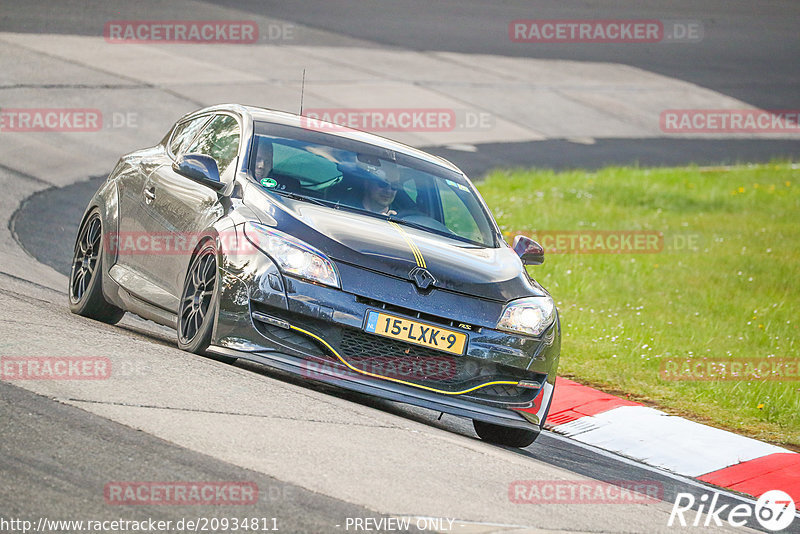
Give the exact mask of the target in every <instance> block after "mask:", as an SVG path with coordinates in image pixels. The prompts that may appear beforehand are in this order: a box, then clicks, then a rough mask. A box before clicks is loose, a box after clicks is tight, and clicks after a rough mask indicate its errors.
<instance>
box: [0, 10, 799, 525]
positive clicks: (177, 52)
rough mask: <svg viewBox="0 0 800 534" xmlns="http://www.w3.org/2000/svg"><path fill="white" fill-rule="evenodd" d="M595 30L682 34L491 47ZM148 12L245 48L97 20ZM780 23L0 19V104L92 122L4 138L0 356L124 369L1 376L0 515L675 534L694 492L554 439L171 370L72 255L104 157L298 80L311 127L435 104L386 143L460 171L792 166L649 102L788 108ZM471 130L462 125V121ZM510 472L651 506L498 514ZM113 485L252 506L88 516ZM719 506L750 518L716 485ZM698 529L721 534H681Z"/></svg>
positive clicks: (319, 13) (382, 15) (652, 15)
mask: <svg viewBox="0 0 800 534" xmlns="http://www.w3.org/2000/svg"><path fill="white" fill-rule="evenodd" d="M615 17H617V18H625V19H630V18H639V19H660V20H678V19H679V20H688V21H699V22H701V23H702V26H703V38H702V40H700V41H698V42H691V43H689V42H687V43H653V44H619V43H618V44H609V45H600V46H597V45H583V44H566V45H565V44H548V45H532V44H529V43H528V44H526V43H512V42H510V40H509V38H508V23H509V21H511V20H514V19H526V18H528V19H529V18H542V19H548V18H549V19H589V18H603V19H612V18H615ZM147 19H160V20H180V19H197V20H216V19H225V20H251V19H252V20H255V21H256V22H257V23H258V25H259V27H260V28H261V30H262V32H264V33H263V35H262V37H263V38H262V39H261V41H259V42H258V43H256V44H252V45H214V44H202V45H188V44H179V45H170V44H139V45H115V44H112V43H109V42H107V41H106V40H104V38H103V27H104V24H106V22H108V21H110V20H147ZM797 20H800V5H797V4H796V3H792V2H761V3H759V6H758V11H757V12H756V10H755V8H754V7H753V5H752V3H751V2H738V1H736V2H734V1H722V0H719V1H717V0H705V1H700V2H689V1H681V2H675V3H670V4H669V5H667V4H663V3H659V2H636V3H629V4H623V3H615V2H599V3H597V2H591V3H587V2H502V3H501V2H464V1H461V2H457V1H451V0H447V1H440V2H435V3H431V2H421V1H412V0H394V1H392V2H377V1H364V2H355V1H352V2H351V1H344V0H334V1H324V0H308V1H303V2H260V1H256V0H241V1H237V0H230V1H219V2H202V1H191V0H177V1H174V2H165V1H161V0H148V1H145V2H136V3H134V2H121V1H118V0H112V1H107V2H100V1H83V2H80V1H72V0H65V1H53V2H46V1H38V0H33V1H28V2H25V3H22V2H17V3H13V2H5V3H3V4H2V5H0V108H68V107H74V108H96V109H99V110H101V111H102V114H103V124H102V128H101V129H100V131H96V132H69V131H61V132H13V131H3V130H2V128H0V141H1V142H0V185H2V190H3V192H4V194H3V195H2V196H0V218H1V219H2V220H3V224H2V225H0V324H2V332H3V335H2V337H0V355H2V356H65V357H71V356H92V357H94V356H98V357H105V358H109V360H110V361H111V363H112V365H113V366H114V369H118V370H119V372H118V373H117V372H115V373H114V375H113V377H112V378H111V379H109V380H102V381H5V380H0V436H2V439H0V480H2V482H0V519H9V518H21V519H26V520H31V521H33V522H34V524H35V523H36V521H38V520H39V519H40V518H48V519H65V520H73V519H74V520H79V519H84V520H87V519H92V520H113V519H118V518H123V519H128V520H145V519H156V520H164V521H173V522H177V521H179V520H181V519H198V518H210V517H217V518H225V517H228V518H229V517H258V518H265V519H268V520H272V518H275V521H276V523H277V526H278V528H279V529H280V531H283V532H320V533H327V532H346V531H348V530H349V531H355V529H354V527H353V526H352V525H350V527H349V528H348V524H349V523H348V518H350V520H351V521H352V519H353V518H372V519H374V520H375V521H376V522H377V521H379V520H380V519H381V518H383V519H384V520H386V519H388V518H402V517H412V518H419V517H432V518H449V519H452V520H454V522H453V527H452V528H453V529H454V530H453V531H455V532H464V533H483V532H515V533H516V532H545V531H556V532H674V531H675V530H677V529H675V528H669V527H667V520H668V518H669V515H670V510H671V507H672V503H673V502H674V500H675V496H676V495H677V494H678V493H692V494H693V495H695V496H698V498H699V496H700V495H702V494H705V493H708V491H709V490H708V488H707V487H706V486H703V485H701V484H698V483H696V482H694V481H692V480H689V479H686V478H683V477H680V476H676V475H672V474H670V473H666V472H663V471H659V470H656V469H653V468H650V467H646V466H643V465H640V464H637V463H635V462H633V461H631V460H628V459H626V458H622V457H618V456H614V455H611V454H608V453H605V452H603V451H601V450H598V449H594V448H591V447H588V446H585V445H581V444H578V443H576V442H573V441H571V440H569V439H566V438H563V437H560V436H556V435H554V434H550V433H543V435H542V436H541V437H540V438H539V440H538V441H537V442H536V443H535V444H533V445H532V446H530V447H528V448H527V449H525V450H513V449H505V448H502V447H496V446H492V445H488V444H486V443H484V442H482V441H480V440H479V439H478V438H477V436H476V435H475V433H474V432H473V430H472V426H471V424H470V423H469V422H468V421H464V420H460V419H458V418H456V417H451V416H444V417H443V418H441V419H439V414H438V413H432V412H429V411H426V410H423V409H417V408H411V407H408V406H403V405H399V404H395V403H391V402H386V401H376V400H375V399H372V398H369V397H364V396H360V395H355V394H344V393H341V392H337V391H334V390H331V389H329V388H323V387H321V386H319V385H315V384H313V383H310V382H308V381H305V380H300V379H292V378H289V377H286V376H283V375H282V374H280V373H278V372H274V371H270V370H267V369H265V368H262V367H261V366H258V365H255V364H246V363H237V364H235V365H232V366H231V365H225V364H222V363H219V362H216V361H213V360H209V359H205V358H201V357H197V356H195V355H192V354H188V353H185V352H181V351H179V350H178V349H177V348H176V347H175V339H174V338H175V333H174V332H173V331H171V330H169V329H166V328H162V327H159V326H156V325H155V324H154V323H151V322H149V321H144V320H142V319H139V318H137V317H134V316H130V315H128V316H127V317H126V318H125V319H123V321H122V322H121V323H120V325H118V326H115V327H110V326H107V325H102V324H97V323H95V322H93V321H89V320H86V319H83V318H81V317H78V316H75V315H72V314H70V313H69V310H68V308H67V304H66V302H67V296H66V281H67V278H66V274H67V273H68V270H69V261H70V257H71V254H72V246H73V239H74V236H75V233H76V231H77V224H78V220H79V217H80V214H81V213H82V212H83V209H84V208H85V206H86V202H87V200H88V199H89V197H90V196H91V194H92V193H93V192H94V191H95V190H96V188H97V186H98V185H99V183H100V182H101V181H102V180H103V179H104V178H105V176H106V175H107V174H108V172H110V171H111V169H112V168H113V166H114V164H115V162H116V160H117V158H118V157H119V156H120V155H121V154H123V153H126V152H130V151H132V150H134V149H137V148H141V147H145V146H150V145H152V144H155V143H156V142H157V141H158V140H159V139H161V137H162V136H163V134H164V133H165V132H166V130H167V128H168V127H169V126H170V125H171V124H172V123H173V122H174V121H175V120H176V119H177V118H178V117H179V116H180V115H182V114H184V113H186V112H189V111H191V110H193V109H196V108H199V107H202V106H205V105H211V104H214V103H220V102H223V101H238V102H242V103H249V104H256V105H263V106H267V107H274V108H277V109H284V110H290V111H297V108H298V106H299V94H300V79H301V76H302V70H303V69H304V68H305V69H306V85H305V96H304V98H305V106H306V108H307V109H309V108H317V109H330V108H337V109H338V108H359V107H361V108H379V107H384V108H388V107H393V108H404V107H416V108H447V109H452V110H454V113H455V115H456V116H457V117H458V118H459V123H458V125H457V127H455V128H454V129H451V130H446V131H404V132H385V133H384V135H386V136H388V137H394V138H397V139H399V140H401V141H404V142H408V143H410V144H412V145H415V146H421V147H426V148H427V149H428V150H430V151H431V152H434V153H438V154H441V155H443V156H445V157H447V158H448V159H450V160H452V161H453V162H455V163H456V164H457V165H459V166H460V167H462V168H463V169H464V170H465V171H466V172H467V173H468V174H470V175H471V176H473V177H475V178H476V179H480V177H482V176H483V175H484V174H485V173H486V172H487V171H488V170H490V169H492V168H494V167H497V166H501V165H506V166H514V167H516V166H531V165H534V166H541V167H550V168H558V169H564V168H597V167H601V166H604V165H609V164H635V163H639V164H641V165H679V164H687V163H697V164H703V165H718V164H728V163H735V162H738V161H749V162H752V161H769V160H771V159H774V158H797V157H798V155H800V143H798V140H800V136H798V134H797V133H770V132H768V133H763V134H753V135H750V134H736V133H734V134H727V133H722V134H718V135H717V134H708V133H701V134H696V135H683V134H680V135H669V134H665V133H664V132H663V131H661V130H660V129H659V125H658V115H659V113H660V112H661V111H662V110H664V109H674V108H680V107H685V108H708V109H717V108H740V107H744V108H748V109H749V108H760V109H797V108H798V107H800V106H798V105H797V98H798V95H800V72H798V71H797V69H796V68H795V66H796V64H797V61H798V59H800V41H798V39H797V27H796V21H797ZM271 32H272V33H271ZM273 37H274V38H273ZM478 116H479V117H483V118H485V119H487V122H486V123H485V124H484V126H483V127H480V126H479V127H471V126H469V125H468V124H466V123H464V122H463V120H464V118H465V117H467V118H469V117H478ZM467 122H469V121H468V120H467ZM565 357H568V355H565ZM518 480H562V481H564V480H567V481H573V480H574V481H586V480H599V481H609V482H614V481H643V482H653V483H657V484H659V485H660V486H661V487H663V494H662V495H661V496H660V499H661V500H660V501H659V502H654V503H648V504H613V505H603V504H589V505H587V504H579V503H572V504H544V505H530V504H527V505H526V504H516V503H514V502H511V500H510V499H509V485H510V484H512V483H513V482H514V481H518ZM118 481H162V482H163V481H243V482H248V483H253V484H255V485H256V486H257V487H258V489H259V494H258V500H257V502H256V503H255V504H251V505H245V506H232V505H231V506H229V505H213V506H212V505H203V506H155V505H153V506H132V505H118V504H109V503H108V502H107V500H106V499H105V498H104V489H105V488H106V486H107V485H108V484H110V483H115V482H118ZM719 502H720V504H730V505H733V504H736V503H738V502H747V503H752V502H753V501H752V500H750V499H748V498H745V497H743V496H739V495H736V494H733V493H729V492H721V497H720V501H719ZM722 516H723V517H724V516H725V514H722ZM387 524H388V523H386V522H384V523H383V525H384V526H386V525H387ZM412 524H413V521H412ZM445 525H447V522H445ZM709 530H713V531H720V530H723V529H721V528H716V529H704V528H702V527H698V528H693V529H692V531H700V532H702V531H709ZM0 531H3V532H5V531H6V530H4V529H2V528H0ZM8 531H9V532H11V531H12V530H10V529H9V530H8ZM172 531H177V530H172ZM217 531H221V530H217ZM362 531H364V530H362ZM370 531H371V532H378V531H380V532H396V531H397V530H394V529H391V528H389V529H387V528H380V529H377V528H376V529H374V530H370ZM411 531H414V530H413V529H412V530H411ZM440 531H446V530H444V529H440ZM728 531H743V532H746V531H747V529H741V528H740V529H733V528H728Z"/></svg>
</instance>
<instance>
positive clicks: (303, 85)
mask: <svg viewBox="0 0 800 534" xmlns="http://www.w3.org/2000/svg"><path fill="white" fill-rule="evenodd" d="M305 90H306V69H303V81H302V83H301V84H300V115H301V116H302V115H303V93H304V92H305Z"/></svg>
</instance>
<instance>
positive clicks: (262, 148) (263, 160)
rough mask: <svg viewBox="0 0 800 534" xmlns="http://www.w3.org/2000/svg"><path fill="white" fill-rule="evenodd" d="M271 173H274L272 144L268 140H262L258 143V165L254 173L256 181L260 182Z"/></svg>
mask: <svg viewBox="0 0 800 534" xmlns="http://www.w3.org/2000/svg"><path fill="white" fill-rule="evenodd" d="M270 171H272V143H270V142H269V140H267V139H264V138H261V139H259V143H258V152H256V165H255V169H253V173H254V175H255V177H256V180H258V181H259V182H260V181H261V180H263V179H264V178H267V177H268V176H269V173H270Z"/></svg>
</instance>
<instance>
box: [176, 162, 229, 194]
mask: <svg viewBox="0 0 800 534" xmlns="http://www.w3.org/2000/svg"><path fill="white" fill-rule="evenodd" d="M172 170H174V171H175V172H177V173H178V174H180V175H182V176H185V177H187V178H189V179H190V180H194V181H195V182H197V183H200V184H203V185H205V186H207V187H210V188H211V189H213V190H215V191H219V190H220V189H222V188H223V187H225V184H223V183H222V182H221V181H220V179H219V168H218V167H217V162H216V160H215V159H214V158H212V157H211V156H206V155H205V154H184V155H183V156H181V157H179V158H178V161H176V162H175V163H173V164H172Z"/></svg>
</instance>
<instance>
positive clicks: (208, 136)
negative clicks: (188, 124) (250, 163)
mask: <svg viewBox="0 0 800 534" xmlns="http://www.w3.org/2000/svg"><path fill="white" fill-rule="evenodd" d="M239 137H240V132H239V123H238V122H237V121H236V119H234V118H233V117H231V116H230V115H217V116H216V117H214V118H213V119H212V120H211V122H210V123H208V126H206V127H205V128H204V129H203V131H202V132H201V133H200V135H199V136H198V137H197V139H195V140H194V142H193V143H192V145H191V146H190V147H189V148H188V149H187V150H186V153H187V154H205V155H207V156H211V157H212V158H214V159H215V160H216V161H217V167H219V174H220V176H223V175H224V174H225V171H226V170H228V167H229V166H230V164H231V163H232V162H233V160H234V159H236V155H237V154H238V153H239Z"/></svg>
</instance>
